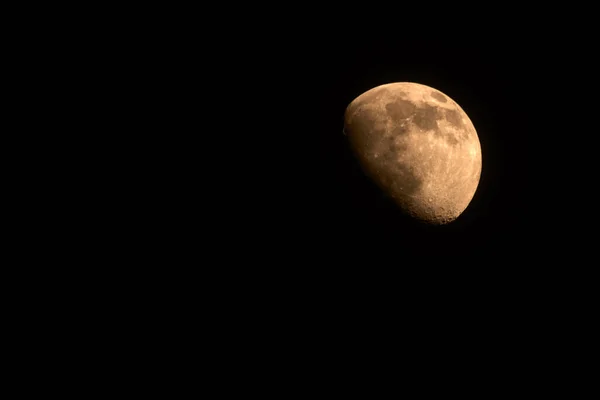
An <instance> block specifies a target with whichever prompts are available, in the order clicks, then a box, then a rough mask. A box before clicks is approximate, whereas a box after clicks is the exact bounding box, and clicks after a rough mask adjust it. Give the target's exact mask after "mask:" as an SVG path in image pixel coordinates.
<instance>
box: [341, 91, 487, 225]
mask: <svg viewBox="0 0 600 400" xmlns="http://www.w3.org/2000/svg"><path fill="white" fill-rule="evenodd" d="M344 133H345V134H346V136H347V137H348V141H349V143H350V147H351V148H352V151H353V153H354V155H355V156H356V158H357V159H358V161H359V163H360V165H361V166H362V168H363V170H364V171H365V173H366V175H367V176H368V177H370V178H371V179H372V180H373V181H374V182H375V183H376V184H377V185H378V186H379V187H380V188H381V189H382V190H383V191H384V192H385V193H386V194H387V195H389V196H390V197H391V198H393V200H394V201H395V203H396V204H397V205H398V206H399V207H400V209H401V210H402V211H403V212H405V213H406V214H408V215H410V216H411V217H413V218H415V219H417V220H419V221H421V222H425V223H427V224H433V225H443V224H447V223H450V222H452V221H454V220H456V219H457V218H458V217H459V216H460V215H461V214H462V213H463V212H464V211H465V209H466V208H467V206H468V205H469V203H470V202H471V200H472V199H473V196H474V195H475V191H476V190H477V186H478V185H479V179H480V176H481V168H482V160H481V145H480V143H479V137H478V136H477V132H476V130H475V127H474V126H473V123H472V122H471V120H470V119H469V117H468V116H467V114H466V113H465V111H464V110H463V109H462V108H461V107H460V106H459V105H458V104H457V103H456V102H455V101H454V100H452V99H451V98H450V97H449V96H448V95H446V94H444V93H442V92H440V91H439V90H436V89H434V88H432V87H429V86H426V85H423V84H419V83H413V82H396V83H389V84H385V85H381V86H377V87H375V88H373V89H370V90H368V91H366V92H365V93H363V94H361V95H360V96H358V97H357V98H355V99H354V100H353V101H352V102H350V104H349V105H348V106H347V108H346V112H345V114H344Z"/></svg>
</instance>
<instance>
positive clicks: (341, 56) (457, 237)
mask: <svg viewBox="0 0 600 400" xmlns="http://www.w3.org/2000/svg"><path fill="white" fill-rule="evenodd" d="M312 50H313V52H312V53H311V57H312V58H309V60H310V62H308V65H309V66H308V68H306V70H305V71H307V72H306V73H307V74H308V75H309V78H308V79H306V80H307V82H304V81H303V80H302V86H303V87H302V88H301V89H300V90H301V92H302V93H303V95H302V99H306V98H307V97H312V101H310V102H308V101H307V103H306V104H305V105H304V107H302V111H301V113H302V115H304V116H305V117H303V118H304V120H305V121H306V118H308V121H310V123H307V124H306V125H304V124H302V128H303V129H300V130H299V132H300V131H303V132H302V133H301V135H302V136H303V138H302V140H303V142H304V143H306V145H302V146H301V149H302V150H301V151H299V152H298V153H299V158H300V159H301V160H302V161H300V163H301V164H300V165H301V167H300V168H299V176H300V180H299V182H297V184H298V185H297V186H295V187H294V188H295V190H296V194H295V195H294V196H293V199H294V200H293V201H292V202H291V204H293V207H292V208H291V209H290V210H289V212H290V213H293V214H295V215H294V216H293V217H292V218H289V219H288V220H287V221H288V222H292V223H297V228H296V229H295V228H293V227H290V226H288V227H287V229H289V230H291V231H293V232H297V233H298V234H300V232H301V233H302V236H295V237H298V238H299V239H298V240H299V241H300V243H301V244H299V243H298V242H295V245H298V247H299V250H300V249H301V252H302V253H304V254H311V255H314V256H316V257H332V258H331V260H338V262H342V263H343V262H345V261H348V260H353V263H359V262H361V261H359V260H362V261H363V262H368V261H367V260H371V262H372V263H375V260H376V259H377V260H383V261H386V260H389V264H386V265H388V266H392V265H400V264H402V263H414V262H418V263H427V262H428V261H432V260H440V259H444V260H447V261H448V262H455V261H457V260H461V261H459V262H461V263H462V264H463V265H465V263H469V262H473V263H474V264H480V263H481V262H485V260H488V261H489V260H493V259H495V258H496V257H498V258H502V257H506V256H507V255H514V254H517V253H521V252H523V251H525V252H527V251H528V249H531V246H530V245H528V244H527V242H528V238H529V236H530V235H531V234H532V232H531V230H532V229H534V228H535V225H534V224H535V222H534V219H535V218H534V215H532V213H531V212H530V202H531V199H532V197H531V196H532V193H531V185H530V182H531V170H530V164H531V163H532V159H533V155H532V151H531V144H532V141H533V138H534V136H535V127H534V126H533V123H534V120H533V119H532V110H533V109H532V106H531V104H529V103H531V102H530V100H528V96H527V95H524V89H523V87H524V86H523V85H524V83H526V81H527V80H530V78H529V72H530V71H528V68H532V67H533V64H532V65H527V64H526V63H524V62H521V63H518V65H517V63H515V62H514V60H515V58H514V57H513V56H511V55H509V50H510V49H508V48H506V47H503V46H501V45H500V44H498V45H497V46H494V47H492V46H491V45H489V44H488V46H487V47H486V48H482V47H480V46H479V45H478V44H477V43H476V42H475V41H473V42H469V41H462V42H461V41H454V42H451V43H449V44H443V43H440V42H439V41H435V40H432V41H428V40H414V41H410V40H408V41H400V40H392V39H387V40H382V39H381V38H379V39H377V40H369V39H365V40H363V41H360V40H357V41H356V42H353V43H352V44H351V45H350V44H349V43H346V44H345V45H344V44H342V45H340V43H339V42H338V43H331V44H327V43H325V44H321V45H320V46H318V47H313V48H312ZM317 50H318V51H317ZM512 50H513V51H514V50H515V49H514V48H513V49H512ZM520 50H521V51H523V50H524V49H523V48H521V49H520ZM401 81H410V82H417V83H422V84H425V85H428V86H431V87H434V88H436V89H439V90H441V91H442V92H444V93H446V94H447V95H449V96H450V97H452V98H453V99H454V100H455V101H456V102H457V103H458V104H460V105H461V107H462V108H463V109H464V110H465V111H466V112H467V114H468V115H469V117H470V118H471V120H472V121H473V124H474V125H475V128H476V129H477V132H478V135H479V139H480V143H481V146H482V155H483V170H482V176H481V180H480V184H479V187H478V190H477V192H476V194H475V197H474V199H473V200H472V202H471V204H470V206H469V207H468V208H467V210H466V211H465V212H464V213H463V215H462V216H461V217H460V218H459V219H458V220H456V221H455V222H453V223H451V224H449V225H446V226H442V227H426V226H422V225H420V224H416V223H414V222H413V221H411V220H410V219H407V218H405V217H404V216H403V215H402V214H401V213H400V212H398V209H397V207H396V206H395V205H394V204H393V203H391V202H390V200H388V199H387V198H386V197H385V196H383V195H382V194H381V193H380V192H379V190H378V189H377V188H376V187H375V186H374V185H373V184H372V183H371V182H370V181H369V180H368V179H367V178H366V177H365V176H364V174H363V173H362V171H361V169H360V167H359V166H358V165H357V163H356V161H355V160H354V158H353V156H352V154H351V153H350V151H349V149H348V147H347V143H346V137H345V136H344V135H343V134H342V128H343V115H344V110H345V108H346V106H347V105H348V104H349V102H350V101H352V100H353V99H354V98H355V97H356V96H358V95H360V94H361V93H363V92H365V91H367V90H369V89H371V88H373V87H375V86H378V85H381V84H384V83H390V82H401ZM533 85H534V83H531V82H530V83H529V86H528V88H529V89H528V90H533ZM308 93H310V94H308ZM315 103H316V104H315ZM295 153H296V152H294V154H295ZM287 229H286V231H288V230H287ZM295 245H294V246H293V247H295ZM342 260H343V261H342ZM379 265H382V264H379Z"/></svg>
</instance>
